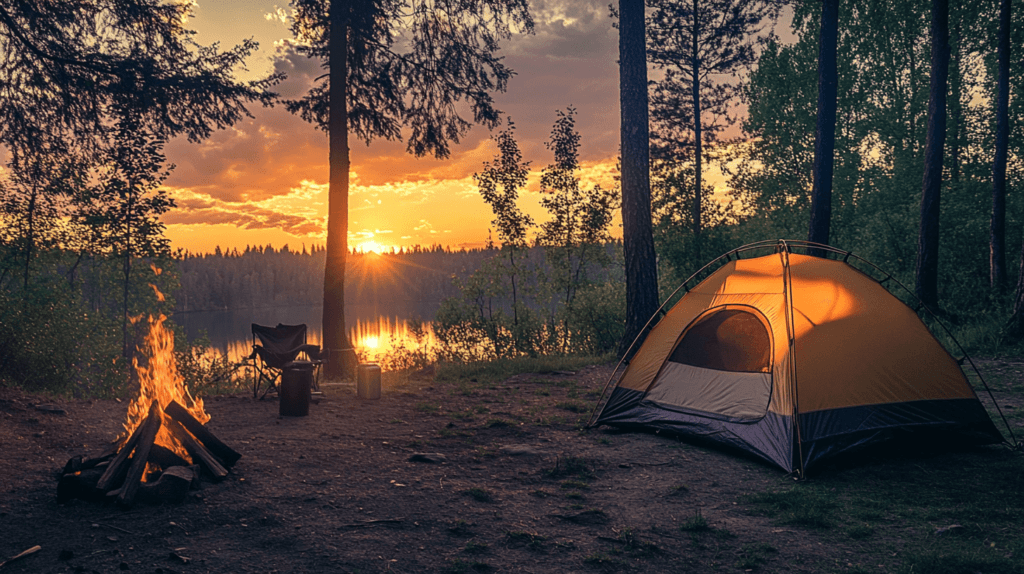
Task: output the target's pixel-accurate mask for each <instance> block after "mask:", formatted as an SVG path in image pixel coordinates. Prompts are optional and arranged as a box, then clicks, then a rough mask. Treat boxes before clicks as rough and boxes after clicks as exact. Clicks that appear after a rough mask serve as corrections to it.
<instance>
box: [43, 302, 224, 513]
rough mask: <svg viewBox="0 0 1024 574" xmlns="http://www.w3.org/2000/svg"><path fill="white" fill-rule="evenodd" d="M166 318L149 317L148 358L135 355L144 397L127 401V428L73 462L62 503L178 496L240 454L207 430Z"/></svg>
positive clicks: (64, 475)
mask: <svg viewBox="0 0 1024 574" xmlns="http://www.w3.org/2000/svg"><path fill="white" fill-rule="evenodd" d="M166 319H167V318H166V317H165V316H163V315H160V316H159V317H158V318H155V319H154V318H153V317H150V318H149V334H148V335H147V336H146V340H145V343H144V349H142V351H143V354H144V355H145V356H146V358H147V360H146V364H145V365H140V364H139V362H138V361H137V360H134V361H133V364H134V367H135V370H136V372H137V373H138V375H139V395H138V396H137V397H136V398H135V400H134V401H133V402H132V404H131V405H129V407H128V415H127V418H126V421H125V423H124V428H125V432H124V434H123V435H122V436H120V437H118V439H117V440H116V441H114V443H113V444H112V447H111V448H110V449H108V450H107V451H106V452H104V453H103V454H101V455H99V456H95V457H91V458H88V459H87V458H85V457H84V456H82V455H78V456H76V457H74V458H72V459H71V460H69V461H68V463H67V464H66V465H65V466H64V470H63V472H61V476H60V480H59V482H58V484H57V499H58V501H61V502H66V501H68V500H71V499H75V498H78V499H85V500H109V499H114V500H115V501H116V502H117V504H118V505H120V506H122V507H125V508H128V507H131V506H132V505H133V504H135V502H136V501H137V500H150V501H180V500H182V499H183V498H184V497H185V495H186V494H187V493H188V490H189V489H190V488H193V487H197V486H198V484H199V479H200V477H201V476H202V477H205V478H208V479H210V480H213V481H219V480H222V479H224V477H226V476H227V475H228V470H229V469H230V468H231V467H232V466H233V465H234V464H235V463H236V462H238V459H239V458H241V456H242V455H240V454H239V453H238V452H236V451H235V450H234V449H232V448H231V447H229V446H227V445H226V444H224V443H223V442H221V441H220V439H218V438H217V437H216V436H215V435H214V434H213V433H212V432H210V431H209V429H207V428H206V426H205V424H206V423H207V422H208V421H209V420H210V415H208V414H207V413H206V411H205V410H204V409H203V401H202V399H199V398H193V397H192V396H191V395H190V394H189V392H188V390H187V389H186V388H185V385H184V383H183V382H182V380H181V377H180V376H179V375H178V370H177V368H176V366H175V363H174V335H173V334H172V333H171V332H170V331H169V330H168V329H166V328H165V327H164V321H165V320H166Z"/></svg>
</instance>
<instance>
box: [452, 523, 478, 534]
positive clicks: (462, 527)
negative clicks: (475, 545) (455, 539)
mask: <svg viewBox="0 0 1024 574" xmlns="http://www.w3.org/2000/svg"><path fill="white" fill-rule="evenodd" d="M448 533H449V534H451V535H452V536H472V535H473V525H472V524H470V523H468V522H466V521H465V520H456V521H455V522H453V523H452V524H451V525H450V526H449V527H448Z"/></svg>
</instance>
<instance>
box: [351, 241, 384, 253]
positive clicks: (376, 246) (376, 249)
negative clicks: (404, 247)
mask: <svg viewBox="0 0 1024 574" xmlns="http://www.w3.org/2000/svg"><path fill="white" fill-rule="evenodd" d="M356 249H357V250H359V251H362V252H363V253H376V254H378V255H380V254H381V253H383V252H385V251H388V248H387V247H385V246H383V245H381V244H380V243H377V242H376V241H364V242H363V243H360V244H359V246H358V247H356Z"/></svg>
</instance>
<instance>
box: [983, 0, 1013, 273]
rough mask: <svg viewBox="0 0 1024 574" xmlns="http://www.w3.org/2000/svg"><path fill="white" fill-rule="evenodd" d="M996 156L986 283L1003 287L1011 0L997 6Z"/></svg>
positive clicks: (1008, 139) (993, 165)
mask: <svg viewBox="0 0 1024 574" xmlns="http://www.w3.org/2000/svg"><path fill="white" fill-rule="evenodd" d="M996 92H997V95H996V155H995V158H994V159H993V160H992V221H991V224H990V225H989V244H988V245H989V250H988V254H989V257H988V261H989V282H990V284H991V286H992V288H993V289H996V290H1002V289H1003V286H1004V285H1006V266H1005V264H1006V154H1007V148H1008V146H1009V142H1010V114H1009V100H1010V0H1002V2H1001V3H1000V6H999V79H998V84H997V86H996Z"/></svg>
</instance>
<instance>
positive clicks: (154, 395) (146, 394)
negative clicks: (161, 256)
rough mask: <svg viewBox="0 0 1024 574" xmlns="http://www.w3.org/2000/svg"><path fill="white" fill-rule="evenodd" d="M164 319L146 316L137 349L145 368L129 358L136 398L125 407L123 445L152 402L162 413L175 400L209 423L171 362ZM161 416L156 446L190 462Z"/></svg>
mask: <svg viewBox="0 0 1024 574" xmlns="http://www.w3.org/2000/svg"><path fill="white" fill-rule="evenodd" d="M154 289H156V288H155V287H154ZM157 293H159V291H157ZM166 320H167V317H166V316H164V315H163V314H161V315H160V316H159V317H157V318H154V317H153V316H152V315H150V316H149V333H148V334H147V335H146V339H145V341H144V342H143V345H142V347H141V348H140V349H139V351H140V352H141V353H142V354H143V355H145V357H146V361H145V365H140V364H139V360H138V359H137V358H135V359H132V365H133V366H134V367H135V371H136V373H138V375H139V395H138V396H137V397H136V398H135V400H134V401H133V402H132V404H131V405H129V406H128V416H127V419H126V420H125V423H124V429H125V431H126V434H125V435H124V436H123V437H122V438H121V442H122V445H123V443H124V442H125V441H127V440H128V437H130V436H131V434H132V432H134V431H135V429H136V428H137V427H138V426H139V425H140V424H142V422H143V421H144V420H145V418H146V415H147V414H148V411H149V405H150V404H152V402H153V401H154V400H155V401H159V403H160V409H161V413H162V412H163V409H165V408H167V405H169V404H170V403H171V401H175V402H177V403H178V404H179V405H181V406H182V407H184V408H185V409H186V410H188V412H189V413H191V414H192V416H194V417H195V418H196V420H198V421H199V422H201V423H203V424H205V423H206V422H207V421H209V420H210V415H208V414H206V411H205V410H204V409H203V400H202V399H198V398H196V399H194V398H192V395H191V394H189V392H188V389H186V388H185V384H184V382H183V381H182V379H181V376H180V375H179V374H178V368H177V366H176V365H175V362H174V333H173V332H171V331H170V330H169V329H167V328H165V327H164V321H166ZM162 416H163V421H162V423H163V424H161V426H160V432H159V433H158V434H157V436H156V441H155V444H158V445H161V446H163V447H165V448H168V449H170V450H171V451H173V452H174V453H175V454H177V455H178V456H180V457H182V458H184V459H185V460H190V458H189V456H188V453H187V452H186V451H185V447H184V445H182V444H181V442H180V441H178V440H177V439H175V438H174V436H173V435H172V434H171V432H170V431H169V430H168V424H169V423H170V422H171V419H170V418H169V417H168V416H167V415H162Z"/></svg>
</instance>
